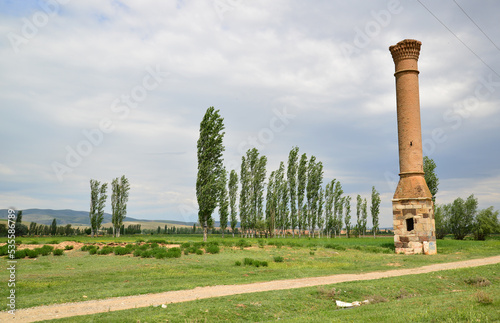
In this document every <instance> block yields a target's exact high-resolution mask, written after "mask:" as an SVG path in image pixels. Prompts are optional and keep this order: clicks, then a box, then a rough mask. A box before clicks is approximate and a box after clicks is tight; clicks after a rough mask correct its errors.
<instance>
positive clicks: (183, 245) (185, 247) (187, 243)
mask: <svg viewBox="0 0 500 323" xmlns="http://www.w3.org/2000/svg"><path fill="white" fill-rule="evenodd" d="M189 247H191V242H184V243H183V244H181V248H182V249H187V248H189Z"/></svg>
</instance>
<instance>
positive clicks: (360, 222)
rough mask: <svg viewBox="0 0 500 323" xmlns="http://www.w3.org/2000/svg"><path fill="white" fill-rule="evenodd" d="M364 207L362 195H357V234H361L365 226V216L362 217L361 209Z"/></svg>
mask: <svg viewBox="0 0 500 323" xmlns="http://www.w3.org/2000/svg"><path fill="white" fill-rule="evenodd" d="M362 208H363V199H362V198H361V195H359V194H358V196H356V236H359V235H360V234H361V230H362V228H363V218H362V217H361V209H362Z"/></svg>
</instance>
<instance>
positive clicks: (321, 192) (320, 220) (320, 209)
mask: <svg viewBox="0 0 500 323" xmlns="http://www.w3.org/2000/svg"><path fill="white" fill-rule="evenodd" d="M324 205H325V192H324V190H323V187H320V188H319V195H318V214H317V220H316V223H317V225H318V238H321V232H322V231H323V230H324V226H325V218H324V217H323V206H324Z"/></svg>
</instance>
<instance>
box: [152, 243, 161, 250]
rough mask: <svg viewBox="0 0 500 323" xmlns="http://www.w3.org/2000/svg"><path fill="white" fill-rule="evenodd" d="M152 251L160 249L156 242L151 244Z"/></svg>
mask: <svg viewBox="0 0 500 323" xmlns="http://www.w3.org/2000/svg"><path fill="white" fill-rule="evenodd" d="M150 247H151V249H154V248H158V247H159V245H158V244H157V243H156V242H153V243H151V244H150Z"/></svg>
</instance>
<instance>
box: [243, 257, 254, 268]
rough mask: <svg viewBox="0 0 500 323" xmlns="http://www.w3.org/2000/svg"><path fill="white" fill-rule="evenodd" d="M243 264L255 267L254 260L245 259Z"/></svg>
mask: <svg viewBox="0 0 500 323" xmlns="http://www.w3.org/2000/svg"><path fill="white" fill-rule="evenodd" d="M243 264H244V265H245V266H251V265H253V259H252V258H245V259H243Z"/></svg>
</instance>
